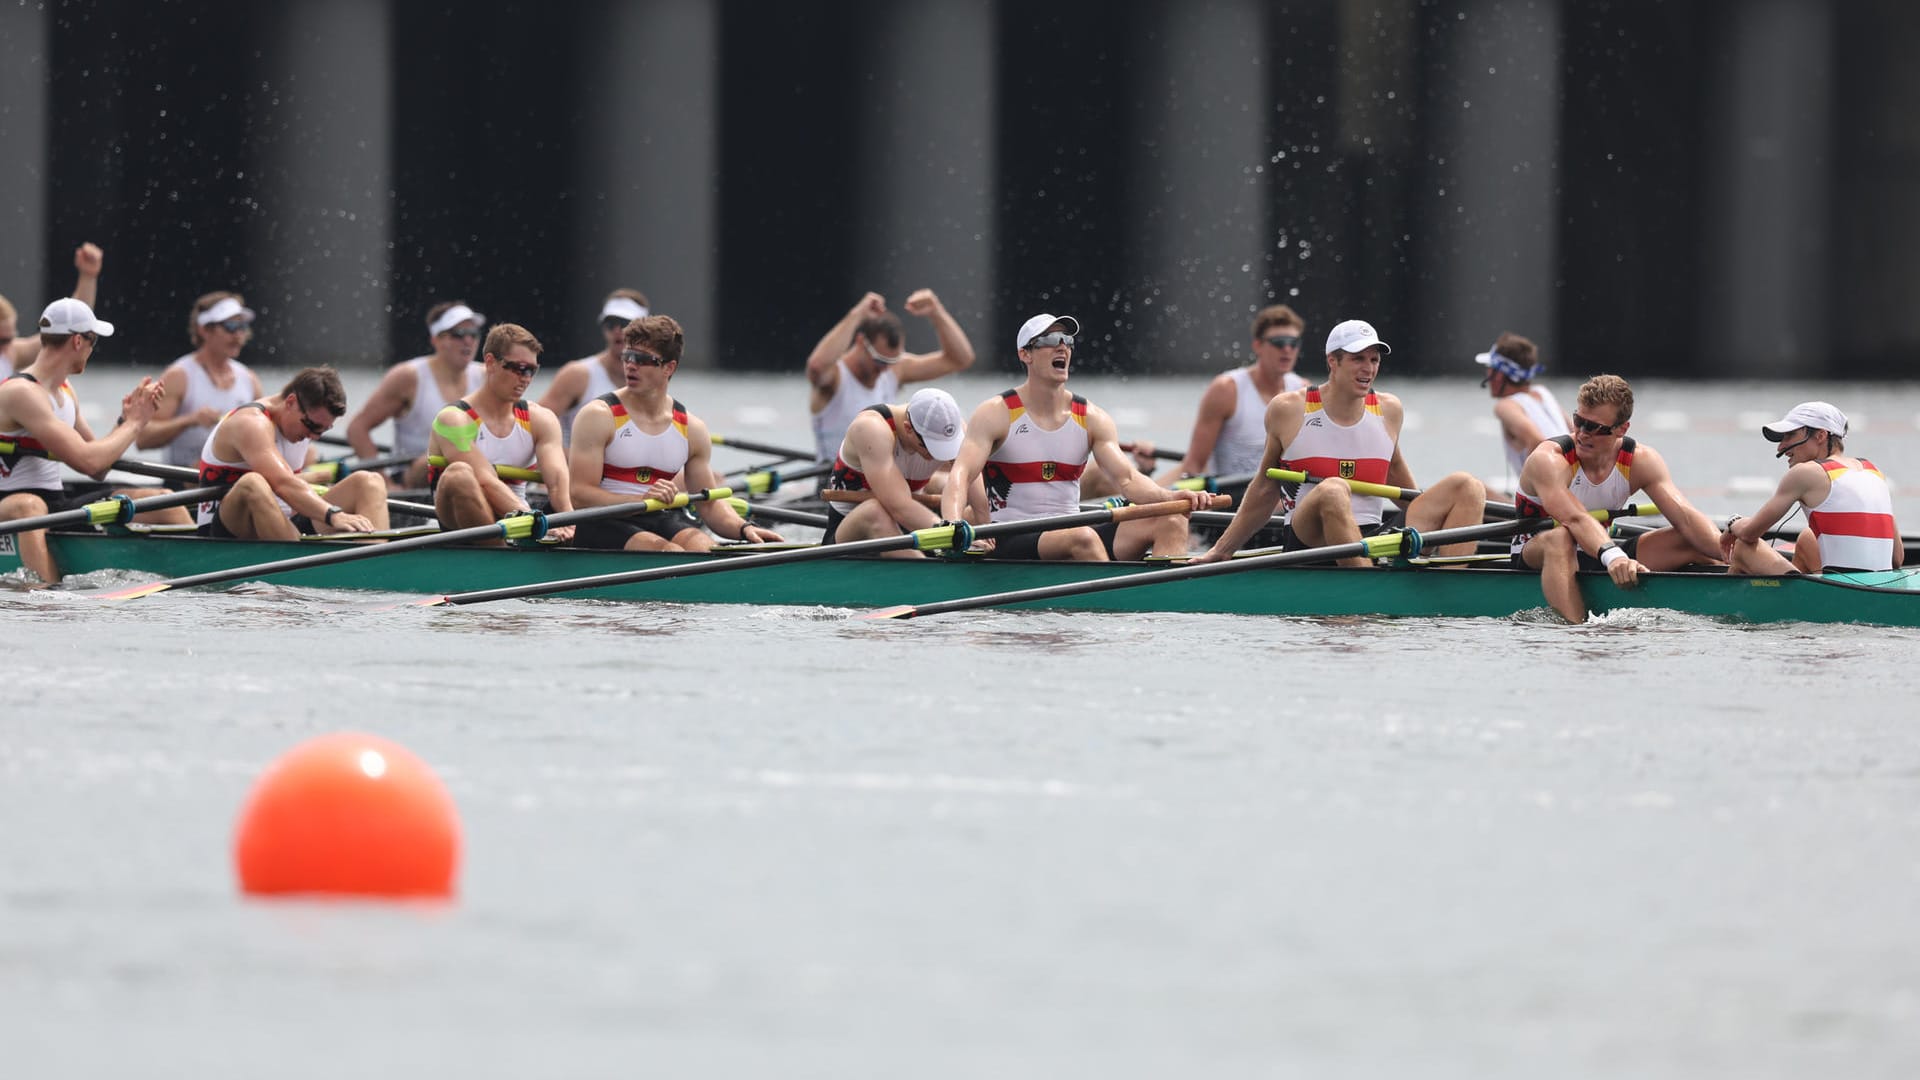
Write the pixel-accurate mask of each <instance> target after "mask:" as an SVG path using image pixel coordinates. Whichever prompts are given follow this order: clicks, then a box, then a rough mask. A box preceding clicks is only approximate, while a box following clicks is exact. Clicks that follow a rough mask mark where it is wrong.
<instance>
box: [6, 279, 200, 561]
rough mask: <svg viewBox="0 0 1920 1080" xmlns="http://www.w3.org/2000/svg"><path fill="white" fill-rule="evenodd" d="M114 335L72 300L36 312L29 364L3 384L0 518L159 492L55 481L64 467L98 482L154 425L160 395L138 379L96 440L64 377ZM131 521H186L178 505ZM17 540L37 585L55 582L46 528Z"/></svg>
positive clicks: (109, 327)
mask: <svg viewBox="0 0 1920 1080" xmlns="http://www.w3.org/2000/svg"><path fill="white" fill-rule="evenodd" d="M112 335H113V324H112V323H110V322H106V321H104V320H102V319H99V318H96V317H95V316H94V314H93V309H92V308H91V307H89V306H87V304H86V303H85V302H84V301H80V300H75V299H73V298H72V297H68V298H66V299H64V300H55V301H54V302H53V303H51V304H48V305H47V309H46V310H45V311H43V312H41V313H40V340H39V347H38V348H37V349H36V350H34V353H33V362H32V363H30V364H28V365H27V366H26V367H25V368H24V369H22V370H21V371H19V372H17V373H15V374H14V375H12V376H9V377H8V378H7V379H5V380H4V381H0V442H3V443H9V444H11V446H12V449H11V450H9V451H8V452H6V453H5V454H0V521H11V520H13V519H15V518H27V517H40V516H41V515H43V514H50V513H55V512H58V511H61V510H68V509H72V508H73V507H76V506H80V505H83V504H85V503H90V502H93V501H95V500H97V499H100V498H101V497H102V496H103V495H106V494H116V495H125V496H128V497H129V498H145V497H147V496H150V495H158V494H161V491H160V489H158V488H130V489H129V488H119V489H115V488H110V487H108V486H106V485H102V484H67V483H64V482H62V480H61V478H60V465H61V464H62V463H64V464H66V465H68V466H70V467H72V468H74V469H78V470H79V471H80V472H83V473H86V474H87V475H89V476H91V477H93V478H95V479H96V480H97V479H99V478H100V477H102V476H104V475H106V472H107V470H108V469H110V468H112V467H113V463H114V462H115V461H117V460H119V458H120V456H121V455H123V454H125V453H126V452H127V448H128V447H129V446H131V445H133V440H134V439H135V438H137V437H138V436H139V434H140V430H141V429H142V428H144V427H146V426H147V424H148V423H149V422H151V421H152V419H153V414H154V411H155V410H156V409H157V408H159V404H160V398H161V395H162V394H163V393H164V392H165V391H164V390H163V388H162V387H161V385H160V384H159V383H157V382H154V381H153V380H152V379H141V380H140V385H139V386H136V387H134V388H133V391H132V392H131V393H129V394H127V396H126V397H124V398H122V399H121V400H120V418H119V419H118V420H116V421H115V422H114V425H113V430H112V431H109V432H108V433H107V434H105V435H103V436H101V437H100V438H98V439H96V438H94V436H93V429H92V427H90V426H89V425H88V424H87V420H86V417H84V416H81V415H80V405H79V402H78V401H77V400H76V399H75V397H74V393H73V385H72V384H71V383H70V382H69V381H68V380H70V379H71V378H72V377H73V376H75V375H78V374H80V373H81V372H82V371H85V370H86V369H87V361H88V360H90V359H91V358H92V357H93V350H94V348H95V347H96V346H97V345H98V344H99V341H100V339H101V338H103V337H111V336H112ZM134 520H136V521H141V522H149V523H153V524H166V525H172V524H179V525H185V524H186V523H187V522H188V520H189V519H188V517H187V512H186V510H185V509H184V508H183V507H177V506H176V507H170V508H168V509H165V510H150V511H147V512H146V513H143V514H140V515H138V516H137V517H135V518H134ZM18 537H19V539H18V541H17V542H18V544H19V553H20V561H21V562H22V563H23V564H25V566H26V567H27V569H29V570H32V571H33V572H34V573H35V574H38V575H39V576H40V580H42V581H44V582H46V583H47V584H49V585H53V584H58V583H59V581H60V568H59V566H58V565H56V564H55V562H54V560H53V554H52V552H50V551H49V550H48V549H47V531H46V530H45V529H33V530H29V531H27V532H22V533H19V534H18Z"/></svg>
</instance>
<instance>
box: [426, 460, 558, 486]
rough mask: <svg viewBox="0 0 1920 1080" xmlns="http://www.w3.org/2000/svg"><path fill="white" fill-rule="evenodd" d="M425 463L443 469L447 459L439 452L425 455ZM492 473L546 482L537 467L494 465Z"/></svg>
mask: <svg viewBox="0 0 1920 1080" xmlns="http://www.w3.org/2000/svg"><path fill="white" fill-rule="evenodd" d="M427 464H429V465H431V466H433V467H434V468H436V469H444V468H446V467H447V459H446V458H445V457H443V456H442V455H440V454H429V455H427ZM493 474H494V475H495V476H498V477H499V478H500V479H502V480H512V481H514V482H515V483H518V482H520V481H522V480H525V481H528V482H531V483H535V484H544V483H546V481H545V480H544V479H542V478H541V476H540V470H539V469H524V468H521V467H520V466H518V465H495V466H494V467H493Z"/></svg>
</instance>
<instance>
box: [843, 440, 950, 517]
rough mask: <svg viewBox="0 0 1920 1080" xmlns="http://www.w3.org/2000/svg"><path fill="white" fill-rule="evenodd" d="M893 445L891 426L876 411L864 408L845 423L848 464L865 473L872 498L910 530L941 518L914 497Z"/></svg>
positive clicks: (894, 444)
mask: <svg viewBox="0 0 1920 1080" xmlns="http://www.w3.org/2000/svg"><path fill="white" fill-rule="evenodd" d="M896 445H897V444H896V443H895V440H894V435H893V430H892V428H890V427H889V426H888V424H887V422H886V421H885V420H882V419H881V418H880V416H879V414H877V413H870V412H864V411H863V412H861V413H860V415H859V416H857V417H855V418H854V421H853V423H851V424H849V425H847V449H848V450H851V451H852V452H853V458H852V459H851V460H850V461H848V464H849V465H851V466H853V467H854V468H856V469H859V470H860V472H861V473H862V474H864V475H865V476H866V478H867V487H869V488H871V489H872V490H873V497H874V498H876V499H878V500H880V505H882V506H884V507H886V508H887V513H889V514H891V515H893V520H895V521H897V522H899V523H900V524H901V525H903V526H905V527H906V528H907V529H908V530H909V531H912V530H914V529H924V528H927V527H928V526H930V525H933V524H935V523H936V522H938V521H939V520H940V519H939V518H938V517H937V516H936V515H935V514H934V512H933V511H932V510H930V509H928V508H927V507H925V506H922V505H920V503H919V501H918V500H916V499H915V498H914V497H913V489H912V488H910V487H908V486H907V478H906V477H905V476H903V475H901V473H900V466H898V465H897V464H895V463H894V460H893V451H894V447H895V446H896Z"/></svg>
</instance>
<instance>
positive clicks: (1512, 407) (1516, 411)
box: [1493, 397, 1565, 454]
mask: <svg viewBox="0 0 1920 1080" xmlns="http://www.w3.org/2000/svg"><path fill="white" fill-rule="evenodd" d="M1493 416H1494V419H1496V420H1498V421H1500V437H1501V438H1503V439H1505V440H1506V441H1507V445H1508V446H1511V447H1513V448H1514V449H1515V450H1518V451H1520V452H1521V453H1528V454H1530V453H1532V452H1533V448H1534V447H1536V446H1539V445H1540V443H1541V442H1542V441H1544V440H1545V439H1546V438H1547V435H1546V434H1545V433H1543V432H1542V431H1541V430H1540V428H1539V426H1538V425H1536V424H1535V423H1534V422H1533V418H1532V417H1531V416H1528V415H1527V410H1526V408H1525V407H1523V406H1522V405H1521V404H1520V402H1519V401H1517V400H1515V398H1514V397H1503V398H1501V399H1500V400H1499V401H1496V402H1494V404H1493ZM1556 434H1565V432H1556Z"/></svg>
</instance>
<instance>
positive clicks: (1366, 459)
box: [1280, 387, 1393, 529]
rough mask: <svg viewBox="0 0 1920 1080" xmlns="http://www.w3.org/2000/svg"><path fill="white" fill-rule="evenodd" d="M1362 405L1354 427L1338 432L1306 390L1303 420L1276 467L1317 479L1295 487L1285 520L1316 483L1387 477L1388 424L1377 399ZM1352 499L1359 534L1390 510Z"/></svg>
mask: <svg viewBox="0 0 1920 1080" xmlns="http://www.w3.org/2000/svg"><path fill="white" fill-rule="evenodd" d="M1365 405H1366V408H1365V409H1364V410H1363V411H1362V412H1361V413H1360V419H1359V420H1358V421H1356V422H1355V423H1354V424H1353V425H1352V426H1350V427H1342V426H1340V425H1339V424H1336V423H1334V421H1333V417H1331V416H1328V415H1327V412H1326V406H1325V404H1324V403H1323V402H1322V401H1321V399H1320V388H1319V387H1311V388H1309V389H1308V390H1307V411H1306V416H1305V418H1304V419H1303V420H1302V421H1301V424H1300V433H1299V434H1298V435H1295V436H1294V438H1293V445H1291V446H1288V447H1285V448H1284V450H1285V453H1286V455H1287V457H1286V460H1284V461H1282V462H1281V463H1280V467H1281V468H1283V469H1295V470H1298V471H1300V472H1304V473H1306V474H1307V475H1308V476H1311V477H1315V478H1316V479H1315V480H1310V481H1308V482H1307V483H1304V484H1301V485H1299V487H1298V489H1297V490H1296V491H1294V492H1293V493H1292V494H1291V495H1289V496H1288V497H1287V498H1286V500H1285V506H1286V511H1287V513H1288V515H1292V513H1293V508H1294V507H1295V506H1298V505H1299V504H1300V500H1301V499H1304V498H1306V497H1307V493H1308V492H1309V491H1312V490H1313V489H1314V487H1315V486H1316V485H1317V484H1318V482H1319V479H1321V478H1328V477H1335V476H1337V477H1339V478H1341V479H1342V480H1364V481H1366V482H1367V483H1370V484H1384V483H1386V482H1387V471H1388V469H1389V468H1391V467H1392V465H1393V433H1392V432H1390V431H1388V430H1387V419H1386V417H1385V416H1384V415H1383V414H1382V413H1381V412H1380V398H1379V396H1378V395H1377V394H1374V393H1372V392H1369V393H1368V394H1367V396H1366V401H1365ZM1283 490H1284V489H1283ZM1352 499H1353V523H1354V524H1355V525H1358V526H1360V527H1361V528H1363V529H1364V528H1366V527H1367V526H1370V525H1379V524H1380V520H1381V517H1382V516H1383V515H1384V514H1385V513H1386V509H1387V507H1388V506H1389V505H1391V504H1390V502H1389V500H1387V499H1385V498H1382V497H1381V496H1378V495H1354V496H1353V497H1352Z"/></svg>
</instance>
